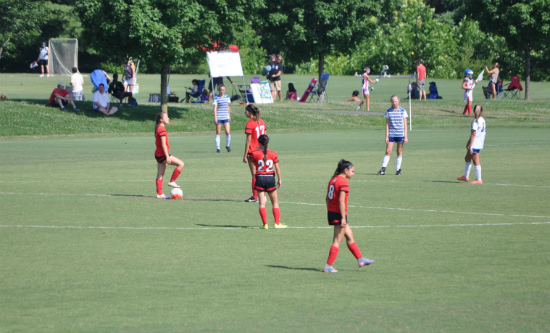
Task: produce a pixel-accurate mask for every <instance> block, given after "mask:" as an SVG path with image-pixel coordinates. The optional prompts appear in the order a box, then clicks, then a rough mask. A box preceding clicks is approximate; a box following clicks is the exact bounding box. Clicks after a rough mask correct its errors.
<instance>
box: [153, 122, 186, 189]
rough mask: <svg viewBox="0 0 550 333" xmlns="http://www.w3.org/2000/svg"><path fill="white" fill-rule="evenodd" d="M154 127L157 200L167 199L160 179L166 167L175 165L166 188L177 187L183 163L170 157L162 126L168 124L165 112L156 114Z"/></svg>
mask: <svg viewBox="0 0 550 333" xmlns="http://www.w3.org/2000/svg"><path fill="white" fill-rule="evenodd" d="M155 122H156V126H155V143H156V145H157V149H156V150H155V159H156V160H157V162H158V163H157V165H158V171H157V198H158V199H169V198H170V197H169V196H166V195H164V194H163V193H162V177H164V172H165V171H166V165H167V164H170V165H175V166H176V169H175V170H174V172H173V173H172V178H170V182H169V183H168V186H171V187H179V185H178V184H176V179H178V176H179V175H180V173H181V170H182V169H183V165H184V164H183V161H182V160H180V159H179V158H177V157H175V156H172V155H170V145H169V144H168V132H166V128H165V126H164V125H166V124H168V123H170V118H168V114H167V113H165V112H160V113H159V114H157V118H156V121H155Z"/></svg>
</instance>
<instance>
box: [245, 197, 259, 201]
mask: <svg viewBox="0 0 550 333" xmlns="http://www.w3.org/2000/svg"><path fill="white" fill-rule="evenodd" d="M258 201H259V200H258V198H256V199H254V197H250V198H248V199H246V200H245V201H244V202H258Z"/></svg>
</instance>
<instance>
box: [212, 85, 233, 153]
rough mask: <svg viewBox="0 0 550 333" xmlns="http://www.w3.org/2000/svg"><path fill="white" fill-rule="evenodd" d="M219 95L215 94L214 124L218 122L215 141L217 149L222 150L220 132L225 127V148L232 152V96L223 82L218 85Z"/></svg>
mask: <svg viewBox="0 0 550 333" xmlns="http://www.w3.org/2000/svg"><path fill="white" fill-rule="evenodd" d="M218 92H219V95H216V96H214V102H212V104H213V105H214V124H216V137H215V139H214V141H215V142H216V151H217V152H218V153H219V152H220V133H221V129H222V125H223V128H224V129H225V149H227V152H228V153H229V152H231V147H230V144H231V133H230V130H229V129H230V126H229V123H230V122H231V109H230V108H229V103H231V98H230V97H229V95H226V94H225V86H224V85H223V84H222V85H220V86H219V87H218Z"/></svg>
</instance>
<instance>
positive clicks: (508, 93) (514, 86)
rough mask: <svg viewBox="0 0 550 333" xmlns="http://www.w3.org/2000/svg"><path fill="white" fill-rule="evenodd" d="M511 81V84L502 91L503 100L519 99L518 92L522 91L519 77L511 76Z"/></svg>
mask: <svg viewBox="0 0 550 333" xmlns="http://www.w3.org/2000/svg"><path fill="white" fill-rule="evenodd" d="M511 81H512V82H510V83H509V84H508V85H507V86H508V87H507V88H506V89H504V98H511V99H514V98H517V99H519V98H520V97H521V96H520V92H521V91H523V87H522V86H521V82H520V79H519V76H517V75H514V76H512V78H511Z"/></svg>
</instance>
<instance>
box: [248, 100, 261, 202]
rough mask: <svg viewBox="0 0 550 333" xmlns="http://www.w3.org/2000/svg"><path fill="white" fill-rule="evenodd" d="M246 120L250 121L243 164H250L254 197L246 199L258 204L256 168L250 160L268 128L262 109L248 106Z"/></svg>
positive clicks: (251, 105)
mask: <svg viewBox="0 0 550 333" xmlns="http://www.w3.org/2000/svg"><path fill="white" fill-rule="evenodd" d="M244 114H245V116H246V118H248V119H250V120H249V121H248V122H247V123H246V128H245V130H244V132H245V133H246V142H245V144H244V156H243V163H248V166H249V167H250V173H251V174H252V196H251V197H250V198H248V199H246V200H245V201H246V202H258V192H257V191H256V190H255V189H254V184H255V183H256V166H255V165H254V163H252V161H250V158H251V157H252V153H253V152H255V151H256V150H258V138H259V137H260V135H262V134H265V131H266V127H265V123H264V121H263V120H262V119H261V118H260V109H258V108H257V107H256V106H255V105H253V104H248V105H247V106H246V109H245V111H244Z"/></svg>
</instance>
